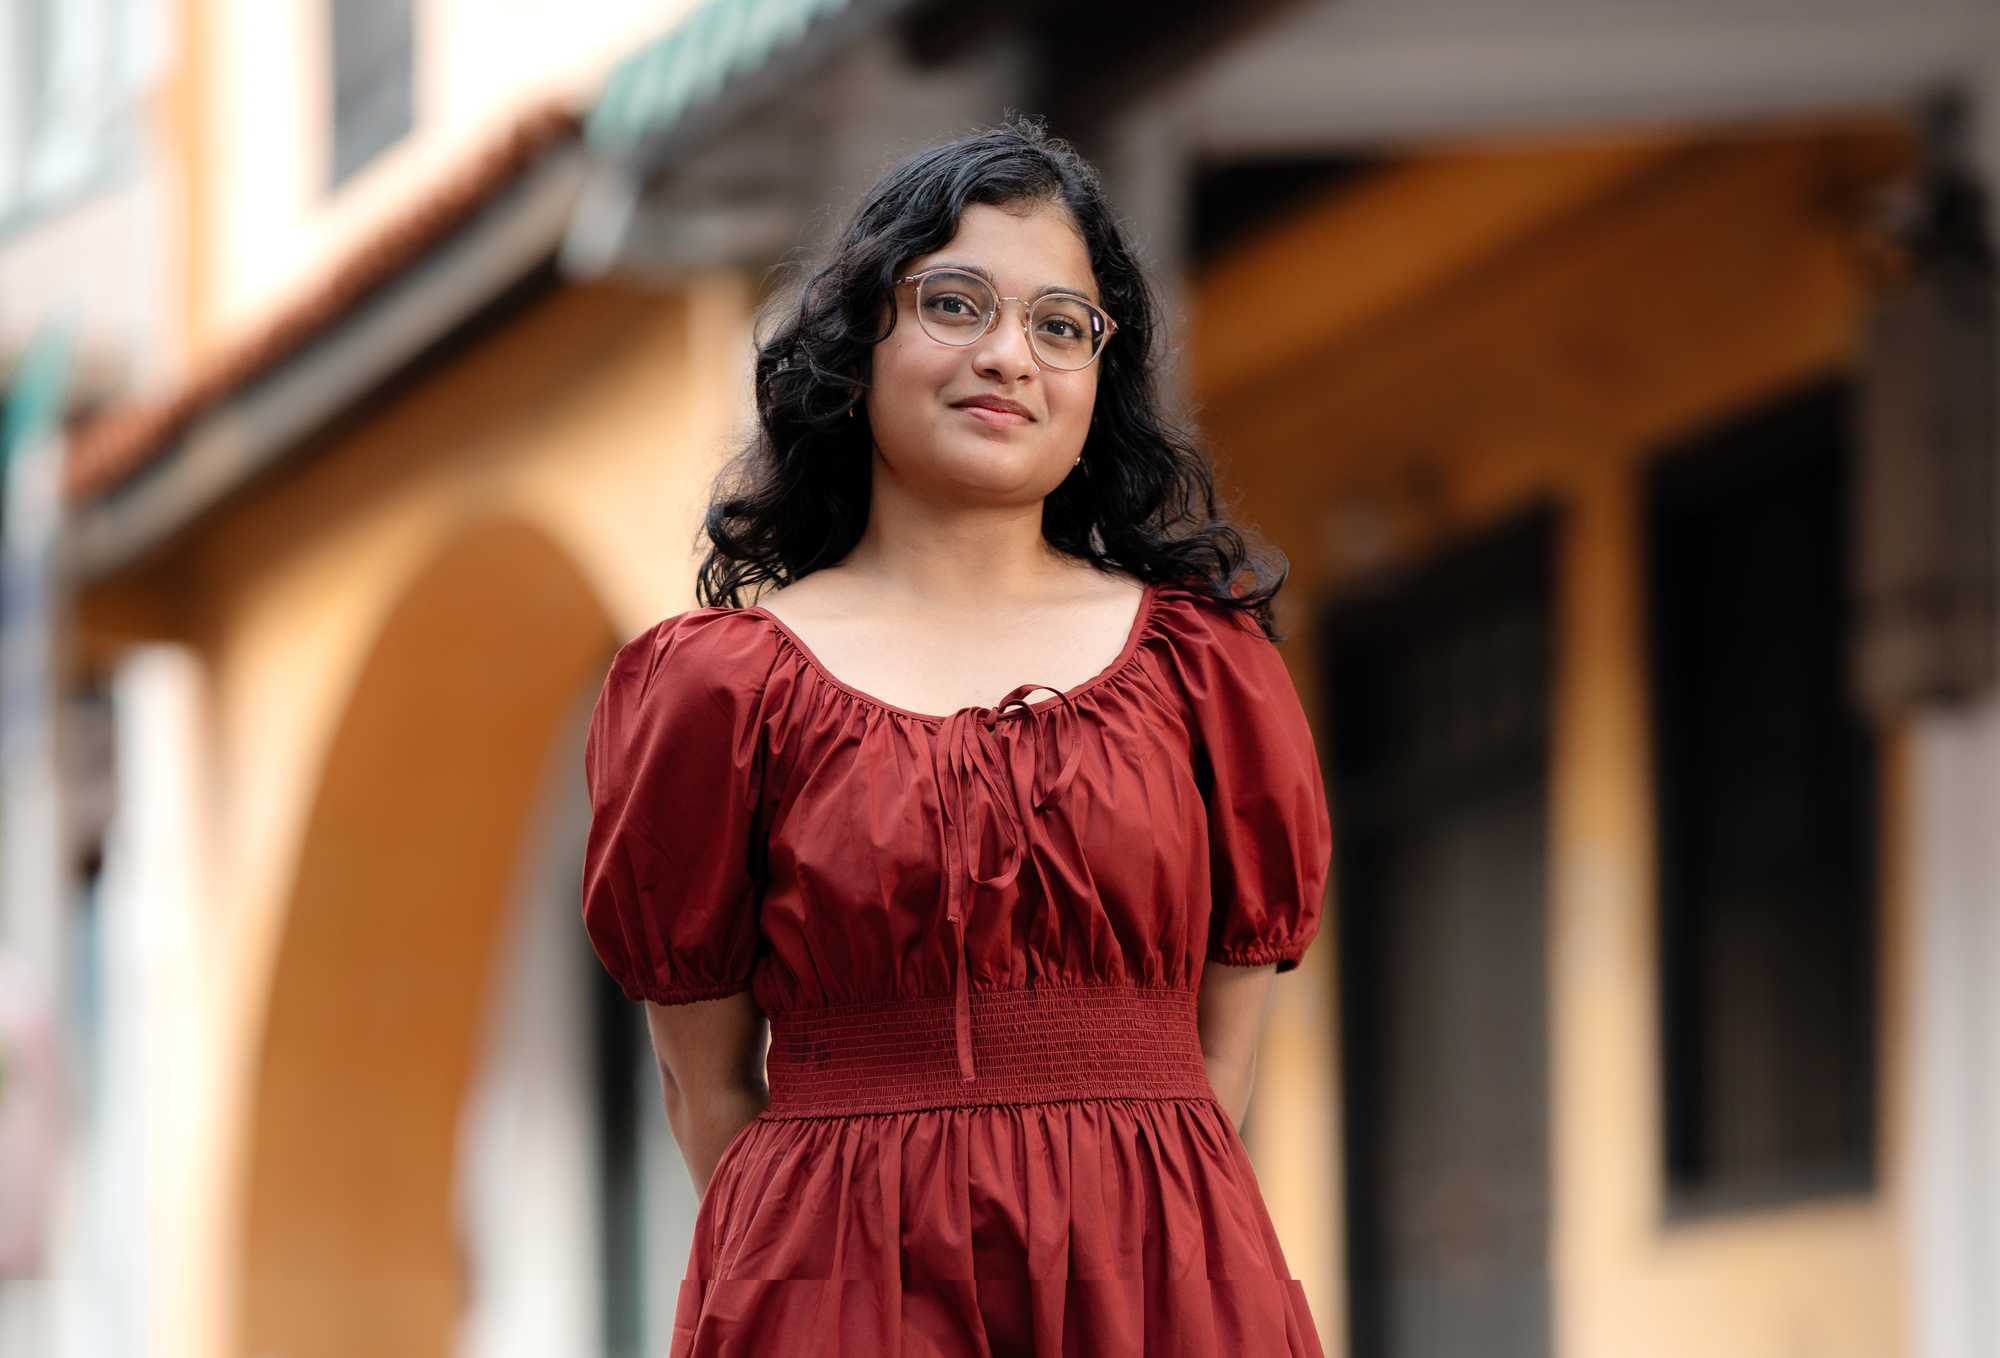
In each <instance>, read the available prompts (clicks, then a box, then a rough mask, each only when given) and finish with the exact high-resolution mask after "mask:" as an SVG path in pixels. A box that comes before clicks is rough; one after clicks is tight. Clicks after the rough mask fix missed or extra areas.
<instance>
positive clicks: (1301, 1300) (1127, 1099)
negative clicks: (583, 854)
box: [669, 986, 1323, 1358]
mask: <svg viewBox="0 0 2000 1358" xmlns="http://www.w3.org/2000/svg"><path fill="white" fill-rule="evenodd" d="M972 1008H973V1018H974V1020H975V1021H974V1023H973V1026H972V1030H971V1031H972V1032H973V1033H974V1034H976V1045H975V1047H974V1048H973V1054H974V1056H975V1058H976V1062H977V1074H976V1077H975V1078H971V1079H967V1078H965V1077H964V1075H963V1073H962V1069H961V1067H960V1066H959V1065H958V1063H957V1061H956V1059H955V1057H954V1054H953V1053H954V1036H953V1035H954V1028H953V1014H952V1012H951V1003H950V1000H949V998H943V997H931V998H924V999H899V1000H895V1001H890V1002H883V1003H879V1004H872V1005H848V1006H841V1007H838V1008H829V1009H815V1010H799V1011H793V1012H791V1013H789V1014H774V1015H773V1016H772V1019H771V1025H772V1044H771V1051H770V1055H769V1059H768V1071H769V1080H770V1087H771V1103H770V1106H769V1107H768V1108H767V1109H766V1110H765V1111H764V1112H762V1113H760V1114H759V1115H758V1116H757V1117H756V1118H754V1119H753V1120H752V1121H751V1122H749V1123H748V1124H746V1125H745V1126H744V1128H743V1129H742V1130H741V1131H740V1132H739V1133H738V1134H737V1135H736V1137H735V1138H734V1139H733V1140H732V1141H731V1142H730V1143H729V1145H728V1147H727V1148H726V1149H725V1150H724V1152H723V1155H722V1157H721V1159H720V1160H719V1162H718V1163H717V1165H716V1169H715V1173H714V1176H713V1177H712V1179H711V1180H710V1183H709V1187H708V1191H707V1193H706V1194H705V1195H704V1197H703V1199H702V1203H701V1208H700V1211H699V1213H698V1215H697V1218H696V1222H695V1229H694V1239H693V1245H692V1249H691V1251H690V1256H689V1261H688V1269H687V1274H686V1277H685V1279H684V1280H683V1281H682V1283H681V1288H680V1293H679V1296H678V1298H677V1299H676V1304H675V1314H674V1325H673V1341H672V1349H671V1352H670V1355H669V1358H734V1356H736V1355H743V1356H744V1358H748V1356H749V1355H760V1356H761V1355H791V1354H801V1355H807V1354H837V1355H846V1354H855V1355H869V1356H870V1358H876V1356H878V1355H879V1358H1016V1356H1019V1358H1058V1355H1090V1356H1091V1358H1123V1356H1124V1355H1132V1356H1133V1358H1140V1356H1141V1355H1143V1356H1144V1358H1248V1356H1249V1355H1257V1358H1264V1356H1265V1355H1271V1356H1272V1358H1323V1355H1322V1350H1321V1347H1320V1343H1319V1339H1318V1336H1317V1334H1316V1333H1315V1330H1314V1327H1313V1322H1312V1317H1311V1314H1310V1312H1309V1310H1308V1308H1307V1305H1306V1298H1305V1293H1304V1289H1303V1287H1302V1286H1301V1284H1300V1283H1299V1282H1298V1280H1297V1279H1295V1278H1293V1277H1292V1276H1291V1274H1290V1271H1289V1269H1288V1268H1287V1267H1286V1264H1285V1259H1284V1254H1283V1251H1282V1250H1281V1248H1280V1246H1279V1243H1278V1237H1277V1233H1276V1231H1275V1229H1274V1228H1273V1226H1272V1223H1271V1219H1270V1216H1269V1214H1268V1212H1267V1210H1266V1207H1265V1203H1264V1199H1263V1196H1262V1194H1261V1192H1260V1190H1259V1188H1258V1184H1257V1179H1256V1175H1255V1173H1254V1172H1253V1170H1252V1168H1251V1165H1250V1160H1249V1157H1248V1154H1247V1152H1246V1151H1245V1149H1244V1146H1243V1142H1242V1140H1241V1139H1240V1138H1239V1137H1238V1135H1237V1133H1236V1129H1235V1127H1234V1126H1233V1124H1232V1123H1231V1121H1230V1119H1229V1115H1228V1113H1227V1112H1226V1110H1224V1108H1223V1107H1222V1105H1221V1104H1220V1103H1218V1102H1217V1101H1216V1099H1215V1097H1214V1093H1213V1090H1212V1088H1211V1087H1210V1086H1209V1083H1208V1079H1207V1072H1206V1066H1205V1064H1204V1062H1203V1060H1202V1055H1201V1048H1200V1042H1199V1034H1198V1031H1197V1029H1196V1027H1195V1008H1194V995H1193V992H1191V991H1182V990H1169V989H1164V988H1161V989H1147V988H1142V987H1130V986H1090V987H1076V988H1072V989H1069V990H1066V991H1056V990H1051V989H1047V988H1044V989H1042V990H1040V991H1035V990H1025V991H1002V992H986V993H981V994H975V995H974V996H973V997H972Z"/></svg>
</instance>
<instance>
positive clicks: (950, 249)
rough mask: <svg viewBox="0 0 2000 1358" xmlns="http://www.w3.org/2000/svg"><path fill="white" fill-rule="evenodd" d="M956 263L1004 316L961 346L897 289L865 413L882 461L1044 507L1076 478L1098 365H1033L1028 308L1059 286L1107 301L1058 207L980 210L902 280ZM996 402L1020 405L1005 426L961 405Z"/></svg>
mask: <svg viewBox="0 0 2000 1358" xmlns="http://www.w3.org/2000/svg"><path fill="white" fill-rule="evenodd" d="M946 264H950V265H954V266H957V267H961V268H968V269H971V270H972V271H974V272H983V273H985V274H986V276H987V277H988V278H989V279H990V280H991V281H992V284H993V290H994V292H995V293H996V294H998V295H999V296H1001V297H1016V298H1025V299H1028V300H1027V301H1022V302H1002V303H1001V304H1000V319H999V322H998V323H997V324H995V325H994V327H993V328H992V329H991V330H990V331H988V332H987V333H986V334H985V335H984V336H982V337H981V338H980V339H978V340H976V341H975V342H973V343H972V344H969V345H965V346H963V347H958V348H955V347H953V346H951V345H948V344H942V343H939V342H938V341H937V340H935V339H932V338H931V337H930V335H928V334H926V333H925V331H924V327H923V325H922V324H921V323H920V322H919V321H918V319H917V289H916V286H915V285H914V284H906V285H905V286H903V287H900V288H898V289H896V296H895V306H896V324H895V328H894V329H892V330H891V331H890V332H889V336H888V338H887V339H884V340H883V341H882V342H881V343H879V344H877V345H876V346H875V352H874V363H873V375H872V379H871V385H870V386H869V389H868V394H867V413H868V420H869V425H870V428H871V429H872V430H873V432H874V436H875V444H876V447H877V449H878V450H879V452H880V455H881V457H882V458H883V460H884V461H886V462H887V463H888V464H889V466H890V467H891V468H892V469H893V470H894V472H895V474H896V475H897V476H898V477H900V478H902V479H904V480H906V481H914V482H925V483H930V484H932V485H934V486H937V487H939V488H941V489H949V490H950V491H951V492H953V493H956V494H958V495H960V496H961V497H962V496H963V495H964V494H965V493H966V492H967V491H986V492H989V493H991V494H992V495H994V496H995V497H1000V496H1007V497H1010V498H1021V499H1025V498H1027V497H1029V496H1033V497H1035V498H1037V499H1039V498H1041V497H1043V496H1046V495H1047V494H1048V493H1049V492H1050V491H1052V490H1054V489H1055V488H1056V487H1057V486H1058V485H1060V484H1062V481H1063V478H1064V477H1066V476H1068V475H1069V474H1070V473H1071V472H1072V471H1073V470H1074V471H1078V472H1079V474H1080V469H1077V468H1074V467H1073V466H1072V464H1073V463H1074V462H1075V460H1076V456H1077V454H1078V453H1080V452H1082V451H1083V441H1084V437H1085V435H1086V434H1087V433H1088V432H1089V429H1090V412H1091V409H1092V407H1093V406H1094V405H1095V404H1096V401H1097V374H1098V370H1099V365H1100V364H1101V363H1102V362H1103V360H1102V359H1101V358H1100V359H1099V360H1098V362H1097V363H1093V364H1091V365H1090V366H1089V367H1087V368H1081V369H1077V370H1073V371H1069V370H1064V369H1060V368H1044V367H1041V366H1040V365H1038V364H1037V363H1036V361H1035V355H1034V352H1033V351H1032V350H1031V349H1030V348H1029V347H1028V337H1027V334H1026V333H1025V331H1024V329H1023V326H1022V319H1023V311H1022V308H1023V307H1025V306H1027V305H1031V304H1032V300H1033V298H1034V296H1035V294H1036V293H1038V292H1040V291H1041V290H1043V289H1044V288H1046V287H1048V286H1050V285H1055V286H1059V287H1062V288H1064V289H1067V290H1069V291H1072V292H1076V293H1080V294H1082V295H1083V296H1085V297H1088V298H1089V299H1090V300H1091V301H1092V302H1096V303H1097V304H1098V305H1100V306H1101V305H1103V302H1102V299H1101V298H1099V296H1098V293H1097V280H1096V279H1095V278H1094V277H1093V276H1092V275H1091V271H1090V256H1089V254H1088V252H1087V251H1086V250H1085V249H1084V244H1083V238H1082V237H1081V236H1080V235H1078V234H1077V231H1076V228H1075V227H1074V226H1072V225H1071V224H1070V219H1069V215H1068V214H1067V213H1066V212H1065V211H1063V210H1062V209H1061V208H1060V207H1056V206H1052V205H1048V204H1040V203H1038V204H1036V205H1034V206H1033V207H1028V208H1023V207H1019V206H1015V207H1010V208H999V207H993V206H990V205H988V204H985V203H974V204H972V205H971V206H969V207H967V208H966V209H965V211H964V212H963V213H962V214H960V216H959V222H958V234H957V235H955V236H953V237H952V238H951V240H950V241H949V242H948V243H947V244H946V245H945V246H944V247H943V248H942V249H939V250H935V251H933V252H931V253H930V254H926V255H919V256H917V257H916V258H915V259H912V260H910V261H909V262H908V263H907V264H906V266H905V267H904V268H903V269H902V270H901V271H900V272H899V273H898V275H897V276H898V277H902V276H904V275H907V274H913V273H916V272H918V271H919V270H923V269H929V268H934V267H938V266H941V265H946ZM980 396H986V397H999V398H1002V399H1004V400H1007V401H1012V402H1015V403H1017V404H1018V405H1019V406H1021V407H1022V412H1023V413H1022V416H1021V417H1019V418H1007V417H1005V416H996V415H994V414H993V413H992V412H990V411H974V410H972V409H968V408H966V407H964V406H963V405H961V404H960V403H961V402H964V401H967V400H969V399H971V398H973V397H980Z"/></svg>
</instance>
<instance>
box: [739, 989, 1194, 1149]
mask: <svg viewBox="0 0 2000 1358" xmlns="http://www.w3.org/2000/svg"><path fill="white" fill-rule="evenodd" d="M1195 999H1196V997H1195V992H1194V991H1192V990H1180V989H1174V988H1170V987H1148V986H1115V985H1086V986H1033V987H1028V988H1024V989H1018V990H989V991H975V992H973V993H972V995H971V1008H972V1051H973V1056H974V1058H975V1064H976V1067H977V1070H978V1075H977V1077H976V1078H975V1079H971V1080H967V1079H964V1078H963V1076H962V1074H961V1069H960V1065H959V1060H958V1051H957V1045H956V1038H957V1032H956V1023H955V1019H956V1016H955V1013H954V1003H953V1000H954V997H953V996H952V995H936V996H927V997H924V998H920V999H893V1000H881V1001H871V1002H867V1003H861V1004H845V1005H834V1006H829V1007H826V1008H817V1009H793V1010H789V1011H787V1012H784V1013H779V1014H773V1015H772V1016H771V1050H770V1055H769V1058H768V1061H767V1064H766V1070H767V1075H768V1078H769V1081H770V1086H771V1103H770V1107H769V1109H768V1115H769V1116H773V1117H806V1116H817V1115H825V1114H839V1113H884V1112H906V1111H909V1110H913V1109H919V1108H950V1107H959V1106H964V1105H979V1104H995V1103H1045V1102H1049V1101H1052V1100H1057V1099H1106V1098H1155V1099H1158V1098H1212V1097H1214V1090H1213V1088H1212V1087H1211V1086H1210V1085H1209V1082H1208V1067H1207V1065H1206V1063H1205V1062H1204V1061H1203V1059H1202V1054H1201V1034H1200V1030H1199V1029H1198V1028H1197V1026H1196V1022H1195V1016H1196V1009H1195Z"/></svg>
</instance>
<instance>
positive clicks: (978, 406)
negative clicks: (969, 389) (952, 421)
mask: <svg viewBox="0 0 2000 1358" xmlns="http://www.w3.org/2000/svg"><path fill="white" fill-rule="evenodd" d="M952 406H953V408H954V409H957V410H976V411H986V412H991V413H993V414H995V415H1002V416H1013V417H1015V418H1016V419H1018V420H1019V421H1021V422H1023V423H1025V422H1026V421H1028V420H1032V419H1034V418H1035V417H1034V416H1033V415H1032V414H1030V413H1029V411H1028V408H1027V407H1026V406H1024V405H1022V404H1021V403H1020V402H1019V401H1009V400H1007V399H1006V398H1005V397H1002V396H973V397H969V398H967V399H966V400H963V401H954V402H952ZM1011 422H1012V421H1010V423H1011Z"/></svg>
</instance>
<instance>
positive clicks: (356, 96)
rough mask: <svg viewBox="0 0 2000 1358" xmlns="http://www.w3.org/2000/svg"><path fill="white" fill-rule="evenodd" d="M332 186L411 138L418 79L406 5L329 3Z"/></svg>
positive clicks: (394, 0)
mask: <svg viewBox="0 0 2000 1358" xmlns="http://www.w3.org/2000/svg"><path fill="white" fill-rule="evenodd" d="M332 6H333V181H332V184H333V186H334V187H338V186H339V185H340V184H342V183H344V182H346V180H347V179H348V178H349V177H350V176H352V175H353V174H354V173H355V172H356V171H358V170H360V169H361V168H362V167H364V166H365V165H367V164H368V162H370V161H371V160H373V159H375V157H376V156H378V155H380V154H381V153H382V152H383V151H385V150H387V149H388V148H389V147H391V146H393V145H395V144H396V143H397V142H398V141H400V140H401V139H402V138H403V136H404V134H406V133H407V132H409V130H410V125H411V120H412V109H413V96H412V85H413V84H414V82H415V79H416V58H415V51H414V47H415V44H414V25H413V20H412V18H411V15H410V0H332Z"/></svg>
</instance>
